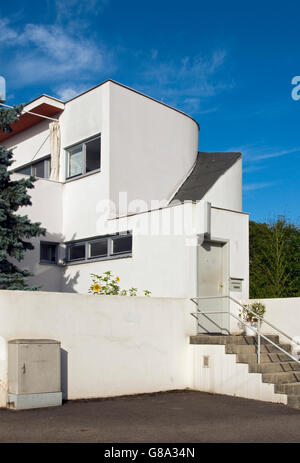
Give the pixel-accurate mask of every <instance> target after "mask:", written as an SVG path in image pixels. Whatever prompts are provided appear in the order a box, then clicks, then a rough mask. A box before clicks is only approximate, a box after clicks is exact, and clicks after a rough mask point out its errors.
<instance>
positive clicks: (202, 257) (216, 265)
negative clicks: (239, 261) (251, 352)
mask: <svg viewBox="0 0 300 463" xmlns="http://www.w3.org/2000/svg"><path fill="white" fill-rule="evenodd" d="M226 294H228V258H227V245H226V244H225V243H219V242H215V241H204V243H203V244H202V245H201V246H198V296H199V297H202V298H204V297H213V296H224V295H226ZM227 307H228V300H227V298H221V299H218V298H216V299H199V302H198V311H199V312H226V311H227ZM198 328H199V332H200V333H201V332H202V333H227V332H228V329H229V320H228V315H227V314H224V313H215V314H208V315H199V316H198Z"/></svg>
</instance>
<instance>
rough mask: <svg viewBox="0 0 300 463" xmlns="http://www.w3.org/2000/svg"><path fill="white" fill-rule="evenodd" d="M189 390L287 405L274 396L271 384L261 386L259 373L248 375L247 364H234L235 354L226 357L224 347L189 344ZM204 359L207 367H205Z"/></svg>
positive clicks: (282, 397) (280, 398)
mask: <svg viewBox="0 0 300 463" xmlns="http://www.w3.org/2000/svg"><path fill="white" fill-rule="evenodd" d="M191 355H192V358H193V385H192V388H193V389H196V390H199V391H204V392H210V393H214V394H226V395H232V396H236V397H245V398H247V399H255V400H264V401H267V402H276V403H283V404H286V403H287V396H286V394H276V393H275V392H274V384H269V383H263V382H262V375H261V373H249V372H248V364H245V363H237V362H236V355H235V354H226V353H225V346H224V345H195V344H194V345H191ZM204 356H206V357H208V364H209V367H208V368H207V367H205V366H204Z"/></svg>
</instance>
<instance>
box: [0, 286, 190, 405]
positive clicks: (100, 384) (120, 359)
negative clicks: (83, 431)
mask: <svg viewBox="0 0 300 463" xmlns="http://www.w3.org/2000/svg"><path fill="white" fill-rule="evenodd" d="M192 306H193V303H192V302H190V301H188V300H186V299H175V298H174V299H170V298H152V297H130V296H97V295H84V294H68V293H52V292H41V291H3V290H2V291H0V406H1V407H5V406H6V400H7V342H8V341H9V340H11V339H18V338H23V339H24V338H25V339H43V338H44V339H45V338H48V339H55V340H58V341H60V342H61V348H62V351H61V353H62V356H61V359H62V390H63V394H64V397H65V398H68V399H80V398H93V397H108V396H118V395H123V394H137V393H146V392H156V391H162V390H171V389H183V388H186V387H190V385H191V383H192V366H191V356H190V345H189V336H190V335H192V334H195V323H194V320H193V318H192V317H191V316H190V315H189V313H190V312H192V311H193V307H192Z"/></svg>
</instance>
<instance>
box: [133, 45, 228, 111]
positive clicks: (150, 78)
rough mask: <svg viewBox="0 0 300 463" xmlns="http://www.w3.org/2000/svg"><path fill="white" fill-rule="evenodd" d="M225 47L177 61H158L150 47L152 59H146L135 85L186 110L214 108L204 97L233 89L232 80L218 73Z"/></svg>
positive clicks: (154, 51)
mask: <svg viewBox="0 0 300 463" xmlns="http://www.w3.org/2000/svg"><path fill="white" fill-rule="evenodd" d="M226 55H227V53H226V51H225V50H216V51H214V52H213V53H212V55H211V56H203V55H201V54H199V55H197V56H194V57H192V56H186V57H184V58H182V59H180V60H169V61H160V60H159V59H158V51H157V50H151V58H152V60H145V61H144V63H145V64H144V66H143V68H142V70H141V72H140V74H139V77H140V82H141V81H142V82H144V84H143V86H141V84H140V82H139V83H137V84H136V85H135V87H136V88H139V89H140V90H141V91H143V92H145V93H148V94H150V95H152V96H154V97H155V98H158V99H160V100H162V101H163V102H165V103H167V104H169V105H171V106H176V107H180V108H181V109H184V110H185V111H187V112H189V111H191V112H196V111H200V112H203V113H206V112H211V111H214V110H216V108H213V110H212V109H211V108H207V107H206V99H207V98H208V97H212V96H216V95H217V94H219V93H220V92H221V91H224V90H227V89H229V88H232V86H233V83H232V81H228V80H224V78H223V76H222V77H220V76H219V75H218V74H219V73H220V71H221V70H222V68H223V65H224V62H225V58H226Z"/></svg>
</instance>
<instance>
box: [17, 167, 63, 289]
mask: <svg viewBox="0 0 300 463" xmlns="http://www.w3.org/2000/svg"><path fill="white" fill-rule="evenodd" d="M21 177H24V176H23V175H21V174H14V175H13V178H15V179H19V178H21ZM62 193H63V185H62V184H61V183H59V182H53V181H51V180H45V179H38V180H37V181H36V182H35V183H34V188H33V189H30V190H28V194H29V195H30V197H31V202H32V206H30V207H27V206H26V207H22V208H21V209H20V210H19V211H18V214H21V215H27V216H28V217H29V219H30V220H31V221H32V222H40V223H41V226H42V227H44V228H46V235H45V236H40V237H38V238H34V239H32V240H31V242H32V244H33V246H34V249H33V250H31V251H27V252H26V253H25V257H24V259H23V260H22V261H21V262H15V261H14V262H15V263H16V265H17V266H18V267H21V268H26V269H28V270H30V271H31V272H32V273H33V274H34V276H33V277H30V278H28V282H29V283H30V285H34V286H37V287H40V288H42V289H44V290H47V291H61V283H62V270H61V268H60V267H58V266H57V265H45V264H40V241H53V242H56V243H60V242H62V241H64V235H63V233H62V221H63V213H62V206H63V203H62Z"/></svg>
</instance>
